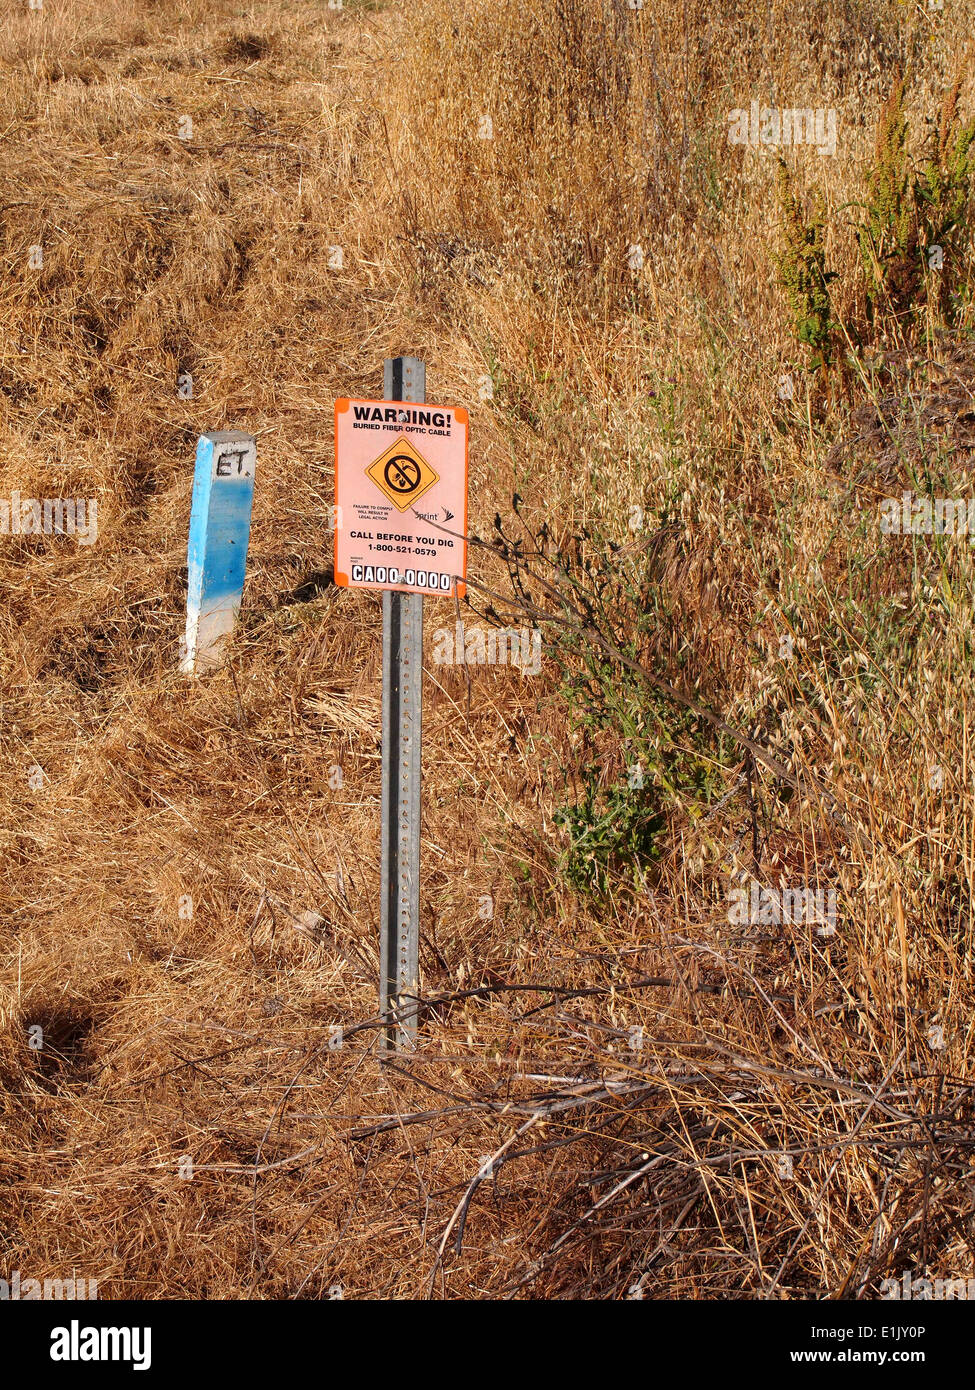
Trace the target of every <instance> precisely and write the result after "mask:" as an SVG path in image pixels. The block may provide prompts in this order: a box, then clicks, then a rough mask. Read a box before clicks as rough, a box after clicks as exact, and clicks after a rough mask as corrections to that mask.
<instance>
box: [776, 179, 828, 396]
mask: <svg viewBox="0 0 975 1390" xmlns="http://www.w3.org/2000/svg"><path fill="white" fill-rule="evenodd" d="M778 186H779V210H780V214H781V223H782V239H783V249H782V251H781V252H780V253H779V256H778V270H779V281H780V283H781V285H782V287H783V289H784V290H785V292H786V296H787V298H788V301H789V308H790V309H791V311H792V322H793V332H794V333H795V336H796V339H797V340H798V342H800V343H802V344H803V345H804V346H805V347H806V348H807V349H808V351H809V360H808V366H809V369H810V371H815V370H816V369H817V368H819V367H828V366H829V365H830V363H831V361H832V347H831V339H832V333H833V327H834V325H833V316H832V306H831V304H830V291H829V286H830V282H831V281H832V280H835V279H836V272H835V271H832V270H827V268H826V251H825V248H824V245H823V233H824V227H825V204H824V200H823V196H822V193H821V192H820V190H819V189H818V188H816V189H814V190H813V192H812V195H811V198H810V207H809V210H808V211H806V210H805V209H804V208H803V206H802V204H801V202H800V201H799V199H798V197H797V196H796V194H795V193H794V192H793V189H792V180H791V178H790V175H789V170H788V167H787V165H786V163H785V160H784V159H780V160H779V173H778Z"/></svg>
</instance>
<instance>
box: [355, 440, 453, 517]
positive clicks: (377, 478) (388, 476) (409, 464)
mask: <svg viewBox="0 0 975 1390" xmlns="http://www.w3.org/2000/svg"><path fill="white" fill-rule="evenodd" d="M366 473H367V475H368V476H369V477H370V478H371V479H372V481H373V482H374V483H375V484H376V486H377V487H378V489H379V491H380V492H381V493H383V494H384V495H385V496H386V497H388V498H389V500H390V502H392V504H393V506H394V507H396V508H397V509H398V510H399V511H401V512H405V511H406V509H407V507H412V506H413V503H414V502H416V500H417V499H418V498H420V497H422V496H423V494H424V493H425V492H427V491H428V490H429V489H430V488H432V487H433V485H434V483H439V481H440V475H439V474H438V473H434V471H433V469H432V468H431V467H430V465H429V464H428V463H427V461H426V459H425V458H424V457H423V456H422V454H418V453H417V451H416V450H415V449H414V447H413V445H412V444H411V443H410V441H409V440H408V439H407V437H406V435H405V434H401V435H400V437H399V439H397V441H396V443H395V444H391V445H390V446H389V448H388V449H387V450H386V452H385V453H384V454H381V455H380V456H379V458H377V459H376V462H375V463H371V464H370V465H369V467H368V468H367V469H366Z"/></svg>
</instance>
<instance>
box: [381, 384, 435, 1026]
mask: <svg viewBox="0 0 975 1390" xmlns="http://www.w3.org/2000/svg"><path fill="white" fill-rule="evenodd" d="M426 375H427V369H426V366H425V365H424V363H422V362H420V361H419V360H418V359H417V358H415V357H387V358H386V360H385V362H384V364H383V396H384V398H385V399H386V400H387V401H417V402H422V401H423V399H424V395H425V393H426ZM422 678H423V595H422V594H404V593H398V592H394V591H393V590H391V589H384V590H383V772H382V777H383V785H382V909H381V916H380V953H379V954H380V979H379V1008H380V1013H381V1014H382V1016H383V1017H384V1018H385V1019H386V1020H387V1023H386V1027H385V1028H384V1029H383V1034H382V1050H383V1051H384V1052H389V1051H392V1050H395V1049H396V1048H412V1047H413V1046H414V1045H415V1043H416V1027H417V1002H416V1001H417V1000H418V998H419V992H420V731H421V722H422V714H423V705H422V700H423V695H422V691H423V686H422Z"/></svg>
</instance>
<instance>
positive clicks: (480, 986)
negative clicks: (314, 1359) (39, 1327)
mask: <svg viewBox="0 0 975 1390" xmlns="http://www.w3.org/2000/svg"><path fill="white" fill-rule="evenodd" d="M973 21H975V5H973V3H972V0H944V5H943V7H942V8H941V9H934V8H933V7H929V6H928V5H926V4H922V3H917V4H907V3H894V0H831V3H829V4H816V5H810V4H804V5H803V4H799V3H794V2H793V0H767V2H766V0H762V3H759V0H727V2H726V3H724V4H721V5H714V4H711V3H708V2H707V0H681V3H679V4H669V5H667V4H664V3H662V0H646V3H645V4H643V5H642V6H640V7H636V6H634V7H633V8H630V7H629V6H628V5H627V4H626V3H625V0H517V2H516V0H418V2H417V3H416V4H415V6H413V7H412V8H409V7H407V6H405V5H404V4H403V3H402V0H388V2H387V0H345V3H344V6H343V7H342V8H341V9H338V8H336V9H332V8H330V7H329V6H328V4H327V3H326V0H293V3H289V4H287V5H283V4H275V3H268V4H258V3H255V4H251V5H241V4H240V3H239V0H236V3H235V0H209V3H207V4H205V5H204V4H202V3H199V0H184V2H183V3H179V2H178V0H141V3H140V4H138V5H134V4H132V3H126V2H125V0H117V3H116V2H115V0H72V2H71V3H68V0H43V9H42V10H39V11H32V10H30V9H29V8H28V5H27V3H26V0H23V2H22V3H21V2H20V0H18V3H16V4H14V3H12V0H3V24H2V37H0V260H2V272H3V273H2V280H0V323H2V334H0V498H7V499H9V498H11V496H12V494H13V493H14V492H19V494H20V496H21V497H22V498H34V497H36V498H54V497H61V498H74V497H79V498H80V497H83V498H94V499H97V504H98V517H97V520H98V535H97V541H96V542H95V543H94V544H91V545H81V544H79V543H78V540H77V538H74V537H71V536H61V535H45V534H41V535H23V534H22V535H15V534H3V535H0V586H2V595H0V598H2V602H0V622H2V640H0V672H2V687H0V688H2V703H0V734H2V738H0V759H2V764H3V777H2V784H0V785H2V795H0V829H2V836H3V855H2V890H0V905H2V913H0V1115H2V1125H0V1275H2V1276H5V1275H6V1273H7V1271H10V1270H15V1269H16V1270H20V1271H22V1272H23V1274H24V1275H25V1276H26V1275H27V1274H30V1275H31V1276H33V1277H36V1278H38V1279H44V1278H45V1277H58V1278H64V1277H68V1276H70V1275H71V1273H72V1271H73V1272H75V1273H76V1274H77V1275H78V1276H79V1277H83V1276H87V1277H91V1278H96V1279H97V1281H98V1291H99V1297H101V1298H104V1299H149V1300H154V1299H321V1298H329V1297H330V1296H335V1293H336V1291H337V1290H338V1289H341V1292H342V1296H343V1297H344V1298H347V1299H352V1298H354V1299H393V1298H397V1299H403V1298H423V1297H430V1298H435V1299H486V1300H494V1299H507V1298H516V1299H599V1300H612V1299H622V1298H634V1297H643V1298H647V1299H657V1300H666V1299H676V1298H694V1299H728V1298H740V1299H773V1300H779V1299H828V1298H862V1299H877V1298H878V1297H881V1296H882V1285H883V1281H884V1280H885V1279H888V1278H892V1277H900V1275H901V1273H902V1271H904V1270H908V1269H909V1270H911V1271H913V1273H914V1277H915V1278H921V1277H925V1276H927V1277H932V1278H933V1277H941V1278H946V1279H947V1278H970V1277H972V1276H973V1275H975V1220H973V1214H975V1201H973V1195H975V1147H973V1145H975V1134H973V1118H975V1105H973V1087H975V1067H973V1047H975V981H973V973H972V971H973V945H975V942H973V931H975V927H973V915H972V900H973V886H975V880H973V874H975V815H973V796H972V789H973V779H975V753H973V750H972V748H971V737H972V729H971V726H970V724H969V717H970V715H971V714H973V713H975V703H973V704H972V705H970V704H969V696H970V695H973V696H975V687H973V678H972V667H973V657H975V629H973V584H975V562H973V551H972V548H971V546H970V545H969V544H968V543H967V542H966V541H964V540H960V539H958V538H951V537H947V538H946V537H944V536H938V535H927V534H916V535H915V534H909V535H888V534H885V533H882V531H881V528H880V525H879V520H878V518H879V508H880V504H881V502H882V501H883V499H885V498H889V497H897V498H899V497H900V496H901V494H902V493H904V492H905V491H913V492H915V493H916V494H922V493H925V492H928V493H930V495H931V496H935V497H942V496H946V497H952V498H967V497H968V495H969V493H970V491H971V488H972V480H971V471H972V467H973V460H975V307H973V297H972V291H973V287H975V260H973V244H972V236H971V227H972V218H971V211H972V209H971V201H970V198H968V201H965V198H962V199H961V202H960V203H959V206H960V207H961V213H960V217H959V219H958V222H957V226H956V227H955V228H954V230H953V231H952V232H951V237H950V244H949V239H946V240H945V253H946V262H945V267H944V269H936V268H931V267H930V265H929V263H928V261H927V260H924V264H923V265H922V264H921V262H922V259H923V254H922V253H924V251H925V250H926V244H925V242H924V240H923V239H922V241H921V243H920V247H918V246H916V245H914V243H911V247H912V248H913V249H912V250H911V251H910V256H913V260H912V259H910V256H907V257H906V258H904V259H903V266H904V267H906V269H904V275H905V276H907V277H908V280H909V283H908V284H907V287H906V288H905V284H904V283H902V282H898V284H897V285H895V284H894V280H893V279H892V278H888V281H887V288H888V290H889V296H888V298H887V299H885V300H884V301H883V302H878V303H877V304H875V305H874V306H873V309H872V310H871V304H870V301H869V299H868V297H867V290H866V289H865V284H866V281H865V279H864V273H865V272H864V271H863V267H862V262H861V257H860V255H859V249H858V239H857V227H858V226H859V227H862V226H863V225H864V219H865V218H866V217H867V212H866V211H865V209H866V207H867V206H868V204H869V203H870V200H871V198H872V199H873V206H874V207H876V206H878V205H879V204H882V203H883V200H884V197H885V196H887V194H885V192H884V188H885V187H886V185H883V186H882V184H878V183H877V182H876V180H875V181H874V183H873V184H871V172H870V171H871V169H874V170H876V169H877V168H881V167H886V166H884V165H883V160H884V158H885V157H886V156H885V155H884V152H883V151H884V146H883V128H882V119H883V118H882V110H883V107H884V103H885V102H887V100H888V98H889V96H890V94H891V92H892V90H893V89H894V88H895V86H896V82H897V79H898V74H903V76H904V80H905V97H904V111H905V114H906V118H907V126H908V137H907V148H908V151H909V154H910V159H911V160H912V161H913V163H912V168H914V169H920V168H922V167H923V164H924V161H925V160H926V159H927V158H928V157H929V155H930V152H931V150H932V149H935V148H936V147H939V148H942V149H947V148H948V138H949V134H950V133H951V131H953V130H954V129H956V128H957V127H958V126H959V123H960V124H961V125H964V123H965V122H967V121H971V120H972V117H973V115H975V63H973V62H972V61H971V59H972V57H973V55H972V54H971V53H969V52H967V50H966V45H967V44H968V42H969V36H970V34H971V33H972V32H973V30H975V22H973ZM753 99H757V100H759V101H761V102H762V103H763V104H768V105H770V106H773V107H776V108H795V109H799V108H806V107H811V108H816V109H818V108H823V109H826V108H829V109H831V110H834V111H835V112H836V118H837V129H838V138H837V146H836V150H835V153H833V154H831V155H823V154H821V153H820V152H819V151H818V150H817V149H815V148H812V147H809V146H808V145H807V146H801V145H797V146H794V147H790V148H789V149H788V150H787V151H785V152H784V153H785V162H786V164H787V166H788V169H789V171H790V174H791V188H792V190H793V192H794V194H795V197H796V199H797V202H796V204H795V208H796V209H798V211H797V212H796V216H797V217H800V216H801V217H806V216H809V217H810V218H812V216H813V214H812V213H810V212H809V209H810V208H813V207H814V206H816V204H815V189H816V187H817V186H818V188H819V189H820V191H821V200H822V202H821V205H822V208H823V210H824V211H823V232H822V238H823V240H822V247H823V254H824V256H825V263H828V265H829V267H830V268H831V270H833V271H835V273H836V278H835V280H833V281H831V282H830V283H829V286H828V289H829V294H830V298H831V305H832V310H831V312H832V314H833V318H834V327H833V330H832V344H833V345H832V350H831V358H830V361H829V362H828V363H827V364H826V365H823V366H821V367H815V366H814V365H812V363H811V360H810V358H811V349H810V348H809V347H808V346H807V342H808V333H807V338H806V340H804V341H803V342H799V341H797V336H796V330H795V325H794V318H795V314H794V313H793V311H792V310H791V309H790V304H789V299H788V294H787V293H786V290H785V288H784V286H783V283H780V281H781V278H782V272H780V271H779V270H778V269H777V267H779V266H780V265H781V264H782V260H781V258H782V256H783V254H784V252H783V247H784V246H785V245H786V243H787V240H788V227H787V218H786V217H785V213H784V211H783V208H784V206H785V205H784V203H783V194H782V193H781V191H780V188H779V182H778V179H779V174H778V169H779V161H778V158H777V151H776V150H775V149H773V148H771V147H769V146H761V145H760V146H759V147H757V148H752V147H751V146H742V145H740V144H734V143H731V142H730V141H729V139H728V112H729V111H731V110H733V109H735V108H743V109H747V108H749V106H750V103H751V101H752V100H753ZM186 117H189V118H190V121H191V125H192V130H191V133H190V127H189V126H187V124H186V121H185V118H186ZM485 117H488V118H489V121H490V126H489V127H486V126H485V125H484V119H485ZM488 130H489V134H490V138H487V134H486V132H487V131H488ZM878 130H879V131H880V135H879V143H878ZM939 141H940V146H939ZM888 153H889V147H888ZM970 162H971V164H972V169H971V172H972V173H973V174H975V145H973V147H972V152H971V155H970ZM959 167H960V166H959ZM956 172H957V170H956ZM959 177H961V176H959ZM961 186H962V193H963V194H964V195H965V197H966V198H967V197H968V193H969V192H970V190H969V189H968V185H967V184H965V183H964V179H962V184H961ZM878 190H879V191H878ZM888 192H889V190H888ZM890 196H891V197H893V194H891V195H890ZM960 196H961V195H960ZM884 206H886V204H885V205H884ZM810 236H811V233H810ZM805 244H806V246H807V247H808V246H811V245H812V242H811V241H807V242H806V243H805ZM38 246H39V247H40V248H41V250H42V257H41V259H40V263H38V257H37V256H36V254H32V251H31V248H32V247H38ZM334 247H339V248H341V250H342V265H341V268H335V266H334V260H335V258H334V254H333V252H332V251H331V249H330V248H334ZM634 248H638V253H637V252H635V251H634ZM330 261H331V262H333V264H331V265H330ZM891 264H893V261H891ZM918 267H920V269H918ZM912 276H913V279H911V278H910V277H912ZM937 276H940V277H942V278H941V279H936V278H935V277H937ZM897 294H899V295H900V296H901V298H900V299H898V300H897V301H896V303H895V302H894V301H895V298H896V295H897ZM905 306H906V307H905ZM803 331H805V330H803ZM398 353H407V354H413V355H415V356H418V357H420V358H423V359H424V360H425V362H426V364H427V372H428V378H427V380H428V391H427V395H428V398H429V399H431V400H434V401H445V402H454V403H456V404H463V405H466V406H468V408H469V409H470V411H471V523H470V524H471V528H472V533H473V535H474V536H476V537H478V538H480V539H481V540H483V541H484V544H483V545H475V546H472V549H471V560H470V575H471V579H472V588H471V591H470V595H469V597H470V600H471V603H472V605H473V607H474V608H475V609H477V610H478V613H476V614H475V613H470V612H468V613H467V614H466V617H467V620H468V622H471V623H475V624H480V625H481V626H484V627H487V626H488V625H490V623H491V622H492V621H494V617H495V615H498V614H500V615H502V616H503V615H505V614H510V615H511V618H512V620H513V621H514V622H516V623H519V624H520V623H529V624H534V623H536V622H537V623H538V624H539V625H540V626H541V628H542V631H543V637H544V644H545V645H544V660H543V663H542V670H541V671H540V672H539V673H538V674H537V675H526V674H523V673H522V672H520V671H518V670H516V669H512V668H511V667H505V666H489V665H482V666H476V665H475V666H471V667H469V668H468V671H467V672H466V674H465V672H464V670H463V669H459V668H457V667H454V666H446V665H435V664H433V663H432V662H431V663H430V664H429V666H428V669H427V672H426V675H425V693H424V700H425V718H424V802H423V806H424V813H423V837H422V854H423V875H422V885H421V910H422V944H421V969H422V991H423V997H424V1009H423V1020H422V1031H421V1042H420V1046H419V1047H418V1049H417V1050H416V1052H415V1053H410V1054H405V1055H403V1056H402V1057H400V1058H398V1059H397V1060H396V1061H395V1062H394V1063H393V1064H392V1065H385V1066H384V1065H381V1064H380V1063H379V1061H378V1058H377V1044H378V1039H379V1036H380V1030H379V1020H378V1018H377V1013H376V1011H377V978H378V916H379V797H380V674H381V673H380V666H381V613H380V607H381V606H380V603H379V601H378V598H377V597H376V596H375V595H372V594H369V593H363V592H353V591H351V590H341V589H337V588H336V587H335V586H334V584H333V583H332V582H331V572H330V566H331V563H332V537H331V531H330V526H331V521H330V517H331V506H332V500H333V498H332V491H333V469H332V448H333V438H332V431H333V425H332V406H333V402H334V400H335V399H336V397H338V396H342V395H351V396H377V395H381V383H382V361H383V358H384V357H386V356H392V355H394V354H398ZM185 373H189V374H190V375H191V376H192V380H193V395H192V397H191V398H184V397H183V396H180V394H179V393H178V391H177V380H178V378H179V377H180V376H181V374H185ZM783 376H788V377H789V379H790V381H792V382H793V383H794V389H793V394H792V396H791V397H789V396H788V395H785V396H783V394H782V390H781V387H780V385H779V383H780V381H781V378H782V377H783ZM486 381H487V382H489V383H490V388H489V389H486V388H485V382H486ZM223 428H242V429H246V430H248V431H250V432H251V433H253V434H255V435H256V436H257V439H258V449H259V458H258V481H257V489H256V495H255V505H254V519H253V528H252V533H251V545H250V554H249V561H248V575H247V583H246V587H245V592H244V605H243V610H242V614H241V620H240V624H239V628H238V632H237V635H236V638H235V641H234V644H233V648H232V651H231V654H230V656H229V659H228V661H227V663H226V665H225V666H224V668H223V669H222V670H221V671H219V672H217V673H216V674H214V675H213V676H211V677H209V678H207V679H203V680H197V681H192V680H188V679H186V678H184V677H183V676H181V675H180V674H179V671H178V661H179V640H180V637H181V635H182V631H183V623H184V616H185V594H186V537H187V525H188V519H189V507H190V488H191V482H192V467H193V455H194V449H195V442H196V438H197V436H198V435H199V434H200V433H201V432H203V431H204V430H212V429H223ZM496 517H497V518H498V521H497V523H496V522H495V518H496ZM543 527H544V532H542V528H543ZM499 528H500V529H499ZM540 532H542V534H541V539H539V535H540ZM519 538H521V539H520V541H519ZM516 541H519V544H518V548H517V549H515V543H516ZM529 595H530V597H529ZM519 604H520V605H521V606H520V607H519ZM486 609H487V610H489V611H487V612H485V610H486ZM426 614H427V617H426V622H427V644H428V650H429V649H430V648H432V644H433V640H434V633H435V631H436V629H438V628H440V627H444V626H452V625H453V623H454V622H455V617H456V615H455V612H454V607H453V604H452V602H451V601H449V600H428V602H427V605H426ZM478 614H480V616H478ZM499 620H500V619H499ZM583 677H585V688H583V685H582V684H580V682H581V680H582V678H583ZM634 763H639V766H640V768H641V769H644V768H645V770H646V782H645V785H644V786H642V787H641V786H640V785H639V780H640V779H638V780H637V784H636V786H634V779H633V777H632V775H631V774H632V768H633V765H634ZM336 767H338V768H341V786H338V785H336V782H337V780H338V779H337V778H336V777H335V775H334V773H333V769H334V768H336ZM736 875H737V876H739V879H738V880H737V881H742V882H746V883H747V882H749V881H755V882H757V883H759V884H761V885H763V886H765V887H766V888H769V889H778V888H779V887H781V886H783V885H805V886H807V887H811V888H816V889H820V890H824V891H830V892H833V893H834V894H835V901H836V904H837V909H836V922H835V925H836V931H835V933H832V934H824V933H822V932H820V931H818V930H817V929H816V927H815V926H813V925H811V924H810V923H809V922H795V921H792V922H781V921H775V920H771V921H764V922H763V921H759V922H755V921H751V920H749V921H746V922H736V921H733V920H731V915H730V914H729V892H730V885H731V884H733V883H734V882H735V881H736V879H735V876H736ZM336 1025H338V1026H340V1027H341V1028H342V1029H343V1044H342V1046H341V1047H340V1048H338V1047H330V1046H329V1039H330V1037H332V1036H333V1034H332V1030H333V1029H334V1027H335V1026H336ZM38 1029H39V1030H40V1032H38ZM641 1030H642V1031H641ZM38 1039H40V1040H41V1041H42V1042H43V1046H40V1047H38V1046H37V1045H36V1042H37V1040H38ZM333 1040H334V1039H333ZM486 1157H492V1158H493V1159H494V1162H493V1166H491V1167H490V1169H489V1170H485V1169H483V1168H482V1165H483V1162H484V1159H485V1158H486Z"/></svg>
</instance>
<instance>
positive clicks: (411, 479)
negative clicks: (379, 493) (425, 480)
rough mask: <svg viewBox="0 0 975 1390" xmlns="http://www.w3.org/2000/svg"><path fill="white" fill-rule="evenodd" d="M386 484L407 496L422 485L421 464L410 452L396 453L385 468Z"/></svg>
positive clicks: (394, 490)
mask: <svg viewBox="0 0 975 1390" xmlns="http://www.w3.org/2000/svg"><path fill="white" fill-rule="evenodd" d="M383 477H384V478H385V479H386V486H387V487H389V488H390V489H391V490H392V491H393V492H398V493H400V495H401V496H405V495H406V494H407V493H410V492H415V491H416V489H417V488H418V487H419V486H420V465H419V464H418V463H417V461H416V459H413V458H410V456H409V454H395V455H394V456H393V457H392V458H391V459H390V460H389V462H388V463H387V464H386V467H385V469H384V470H383Z"/></svg>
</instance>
